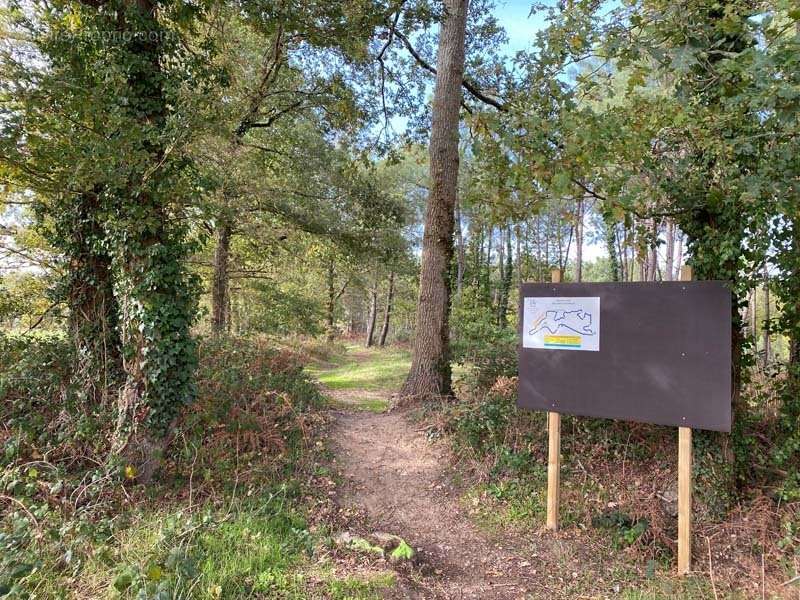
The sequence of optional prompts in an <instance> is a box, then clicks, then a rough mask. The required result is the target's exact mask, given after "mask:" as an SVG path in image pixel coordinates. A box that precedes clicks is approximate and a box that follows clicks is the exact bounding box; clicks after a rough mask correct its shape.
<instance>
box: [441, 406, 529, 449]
mask: <svg viewBox="0 0 800 600" xmlns="http://www.w3.org/2000/svg"><path fill="white" fill-rule="evenodd" d="M455 411H456V412H455V414H454V415H453V417H452V420H451V423H450V427H452V428H453V430H454V432H455V434H456V436H457V439H458V440H459V441H460V443H462V444H464V445H465V446H467V447H469V448H471V449H472V450H474V451H476V452H478V453H487V452H497V451H498V450H499V449H500V447H501V446H502V445H503V443H504V442H505V440H506V435H507V430H508V426H509V423H510V421H511V418H512V417H513V415H514V414H515V413H516V412H517V407H516V395H515V394H509V393H507V392H504V391H500V390H498V391H494V390H492V391H488V392H484V393H483V394H481V395H479V396H478V397H477V398H475V399H473V400H468V401H464V402H462V403H460V405H459V406H458V407H457V408H456V409H455Z"/></svg>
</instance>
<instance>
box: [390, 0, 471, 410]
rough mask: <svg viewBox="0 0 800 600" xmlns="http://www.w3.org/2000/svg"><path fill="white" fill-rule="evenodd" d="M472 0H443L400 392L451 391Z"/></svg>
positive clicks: (444, 393)
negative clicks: (413, 315)
mask: <svg viewBox="0 0 800 600" xmlns="http://www.w3.org/2000/svg"><path fill="white" fill-rule="evenodd" d="M468 4H469V0H445V1H444V9H445V10H444V15H443V17H442V24H441V27H440V32H439V49H438V55H437V60H436V86H435V88H434V93H433V113H432V122H431V139H430V174H431V191H430V196H429V197H428V206H427V209H426V211H425V230H424V233H423V236H422V268H421V271H420V286H419V287H420V290H419V302H418V305H417V323H416V328H417V330H416V336H415V338H414V347H413V351H412V360H411V370H410V372H409V374H408V379H406V382H405V384H404V386H403V389H402V392H401V394H402V395H403V396H411V397H423V398H425V397H428V398H430V397H435V396H439V395H442V396H449V395H450V394H451V392H452V390H451V371H450V327H449V312H450V264H451V262H452V259H453V221H454V209H455V203H456V196H457V194H458V160H459V159H458V123H459V109H460V106H461V84H462V81H463V79H464V38H465V36H466V25H467V6H468Z"/></svg>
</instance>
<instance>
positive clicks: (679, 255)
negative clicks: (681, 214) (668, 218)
mask: <svg viewBox="0 0 800 600" xmlns="http://www.w3.org/2000/svg"><path fill="white" fill-rule="evenodd" d="M675 229H678V228H677V226H676V227H675ZM677 237H678V249H677V250H676V251H675V272H674V273H673V274H672V278H673V279H678V277H679V276H680V272H681V265H682V264H683V232H682V231H677Z"/></svg>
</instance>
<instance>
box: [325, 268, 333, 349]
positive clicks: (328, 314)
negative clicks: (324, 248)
mask: <svg viewBox="0 0 800 600" xmlns="http://www.w3.org/2000/svg"><path fill="white" fill-rule="evenodd" d="M334 268H335V267H334V263H333V259H331V260H330V261H329V262H328V306H327V311H326V314H325V317H326V318H325V320H326V322H327V323H326V324H327V327H326V328H325V336H326V339H327V341H328V343H329V344H330V343H332V342H333V338H334V335H335V322H334V313H335V311H336V287H335V284H336V282H335V279H334V277H335V276H336V272H335V270H334Z"/></svg>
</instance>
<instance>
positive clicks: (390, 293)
mask: <svg viewBox="0 0 800 600" xmlns="http://www.w3.org/2000/svg"><path fill="white" fill-rule="evenodd" d="M393 302H394V271H390V272H389V289H388V290H387V291H386V310H385V311H384V313H383V326H382V327H381V337H380V341H379V342H378V345H380V347H381V348H383V346H385V345H386V338H387V336H388V335H389V320H390V319H391V318H392V303H393Z"/></svg>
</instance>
